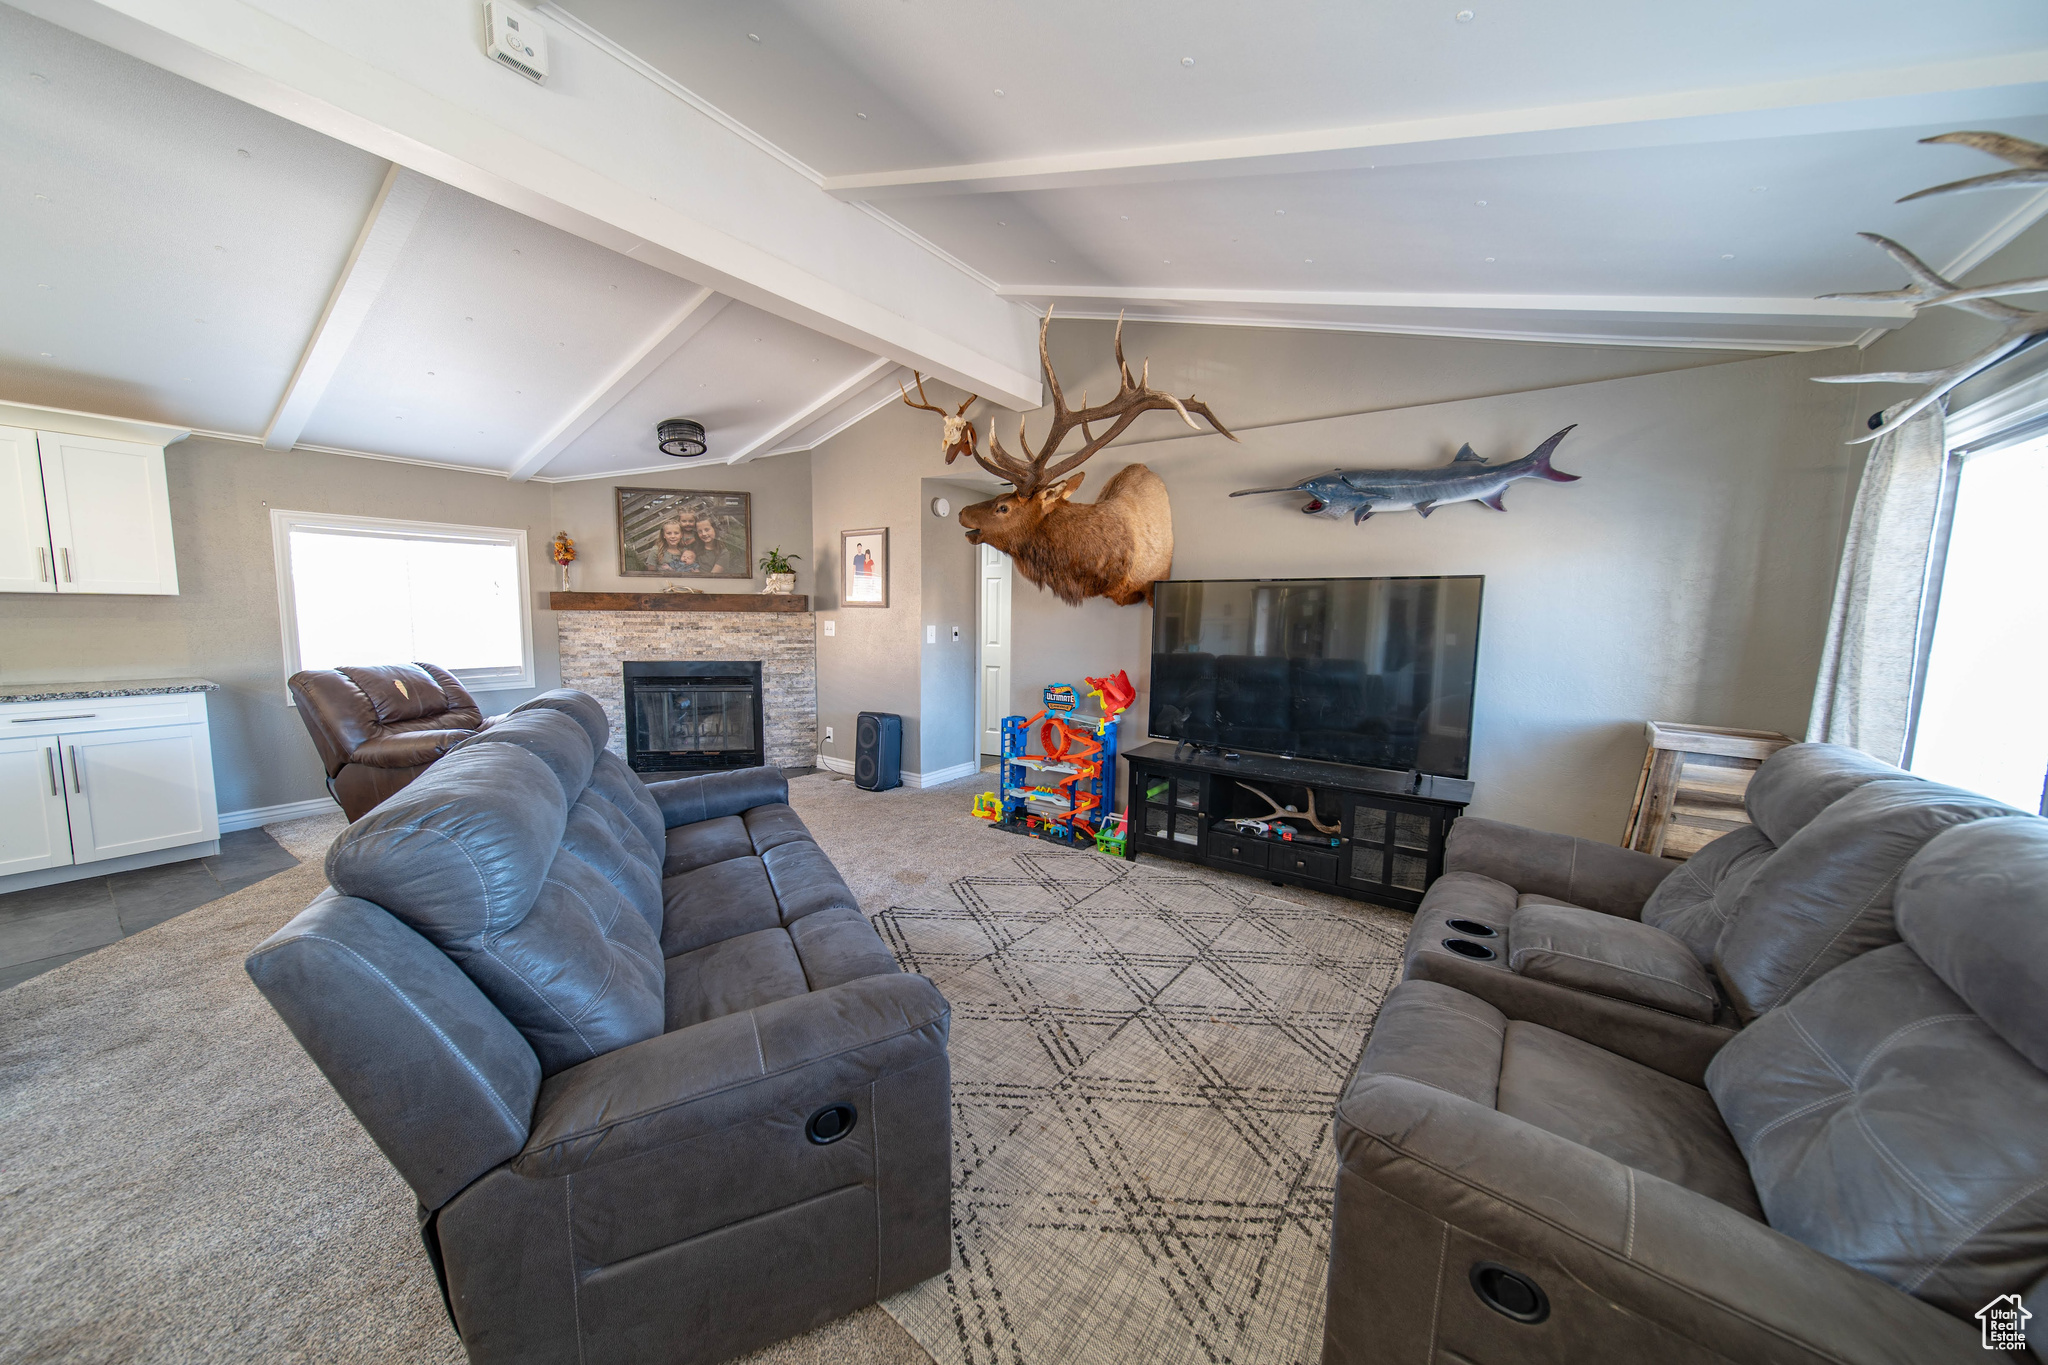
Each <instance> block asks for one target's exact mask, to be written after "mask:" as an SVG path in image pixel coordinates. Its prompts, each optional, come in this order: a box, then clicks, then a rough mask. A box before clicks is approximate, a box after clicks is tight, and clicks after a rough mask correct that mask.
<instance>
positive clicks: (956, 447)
mask: <svg viewBox="0 0 2048 1365" xmlns="http://www.w3.org/2000/svg"><path fill="white" fill-rule="evenodd" d="M911 374H912V375H914V376H916V379H917V399H918V401H917V402H915V403H911V402H910V390H908V389H906V388H904V387H903V382H902V381H901V380H898V381H897V383H896V387H897V389H898V390H899V391H901V393H902V394H903V401H904V402H906V403H910V406H911V407H913V408H922V409H924V411H926V412H936V413H937V414H938V415H939V416H940V417H941V418H943V419H944V420H945V423H946V430H945V433H944V436H945V442H946V463H947V464H951V463H953V460H954V458H955V457H956V456H958V455H960V454H961V453H962V452H963V451H964V452H965V453H967V454H969V455H973V456H974V458H975V459H977V460H979V459H981V456H979V455H976V454H975V450H974V423H972V422H970V421H968V420H967V409H969V408H971V407H973V406H974V400H975V399H977V398H979V397H981V395H980V394H978V393H970V394H968V395H967V401H966V402H964V403H962V404H961V405H960V406H959V407H958V408H956V409H954V410H953V411H952V412H947V411H946V410H945V409H944V408H942V407H940V406H939V405H938V404H937V403H934V402H932V401H931V399H929V398H927V397H925V393H924V375H923V374H921V373H919V372H918V371H916V370H912V371H911Z"/></svg>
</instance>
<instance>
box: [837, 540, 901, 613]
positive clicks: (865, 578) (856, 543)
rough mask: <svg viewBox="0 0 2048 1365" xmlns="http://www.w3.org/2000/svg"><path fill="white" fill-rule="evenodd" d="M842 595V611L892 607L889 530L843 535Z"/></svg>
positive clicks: (840, 562) (841, 554)
mask: <svg viewBox="0 0 2048 1365" xmlns="http://www.w3.org/2000/svg"><path fill="white" fill-rule="evenodd" d="M839 581H840V582H841V583H843V584H845V587H844V589H843V590H842V591H841V592H840V594H839V605H840V606H842V607H886V606H888V605H889V528H888V527H886V526H877V527H876V528H874V529H873V530H871V531H841V532H840V533H839Z"/></svg>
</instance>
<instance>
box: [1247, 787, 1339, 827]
mask: <svg viewBox="0 0 2048 1365" xmlns="http://www.w3.org/2000/svg"><path fill="white" fill-rule="evenodd" d="M1237 785H1238V786H1240V787H1243V788H1244V789H1245V790H1246V791H1248V792H1250V793H1251V794H1252V795H1253V796H1256V797H1258V798H1259V800H1261V801H1263V802H1265V803H1266V804H1267V805H1269V806H1271V807H1272V808H1273V814H1274V815H1276V816H1278V817H1279V818H1280V819H1282V820H1306V821H1308V822H1309V824H1310V825H1311V826H1313V827H1314V828H1315V831H1316V832H1317V833H1318V834H1339V833H1342V832H1343V829H1344V827H1343V826H1342V825H1326V824H1324V823H1323V822H1322V821H1321V820H1318V819H1316V792H1315V788H1313V787H1303V788H1302V790H1303V791H1304V792H1305V793H1306V794H1307V795H1308V809H1307V810H1306V811H1298V810H1296V809H1295V808H1294V807H1292V806H1283V805H1281V804H1280V803H1279V802H1278V801H1275V800H1274V799H1273V798H1272V797H1270V796H1268V795H1266V794H1265V793H1264V792H1262V791H1260V790H1259V789H1258V788H1257V787H1254V786H1253V785H1252V784H1251V783H1249V782H1239V783H1238V784H1237Z"/></svg>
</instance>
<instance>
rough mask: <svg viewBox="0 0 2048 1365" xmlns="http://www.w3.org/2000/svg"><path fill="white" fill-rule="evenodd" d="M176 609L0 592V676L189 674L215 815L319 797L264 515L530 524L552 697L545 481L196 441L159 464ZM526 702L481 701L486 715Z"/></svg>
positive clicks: (543, 681)
mask: <svg viewBox="0 0 2048 1365" xmlns="http://www.w3.org/2000/svg"><path fill="white" fill-rule="evenodd" d="M165 465H166V467H167V470H168V473H169V478H170V495H171V528H172V535H173V537H174V538H175V540H176V542H177V547H178V587H179V592H178V595H177V596H176V597H114V596H106V597H101V596H92V595H84V594H81V595H79V596H75V597H65V596H50V597H44V596H39V595H30V594H7V595H0V638H4V639H5V640H6V642H7V644H6V649H5V650H4V651H0V679H4V680H5V681H8V682H45V681H61V680H67V679H80V680H91V679H99V678H147V677H163V676H169V675H177V674H197V675H199V676H201V677H206V678H211V679H213V680H214V681H215V682H218V683H219V684H220V685H221V689H220V691H218V692H214V693H210V694H209V695H208V697H207V715H208V720H209V722H210V726H211V729H212V734H213V766H214V782H215V785H216V787H217V789H218V791H219V801H220V808H221V809H222V810H223V811H238V810H247V809H250V808H254V807H263V806H277V805H283V804H285V803H287V802H292V801H309V800H315V799H319V798H324V797H325V796H326V794H327V792H326V787H325V786H324V785H323V783H322V777H323V773H322V771H321V767H320V761H319V759H318V758H317V757H316V756H315V755H314V752H313V745H312V741H311V740H310V739H308V738H307V736H306V731H305V727H304V726H303V725H301V724H300V722H299V716H298V712H297V711H296V710H294V709H293V708H292V707H291V706H290V705H289V704H288V702H287V699H286V695H285V688H284V679H285V671H284V642H283V635H282V628H281V627H280V625H279V622H278V608H277V575H276V571H275V568H274V561H273V559H272V554H271V542H270V511H271V509H272V508H273V507H281V508H286V509H288V510H291V511H295V512H341V513H350V514H354V515H358V516H372V517H417V518H419V519H421V520H426V521H449V522H460V523H463V524H466V525H472V526H506V527H524V528H525V529H526V533H527V550H528V554H529V559H530V562H529V565H528V571H527V572H528V577H529V579H530V581H531V584H532V586H533V589H534V594H535V597H536V599H537V600H536V602H535V609H534V612H533V655H534V659H533V662H534V681H535V682H536V683H537V684H538V685H539V687H540V688H541V689H543V690H544V689H546V688H550V687H553V686H555V683H556V677H557V671H556V665H555V623H554V622H555V618H554V614H553V613H552V612H549V611H547V610H545V609H544V605H545V603H546V600H547V599H546V589H547V584H548V574H549V572H550V571H551V570H552V568H553V566H552V565H551V564H550V563H549V562H548V559H547V540H548V537H549V536H550V535H552V534H553V531H554V528H553V527H552V526H550V525H549V521H550V516H549V511H548V490H547V486H546V485H544V484H516V483H508V482H507V481H506V480H504V479H502V478H497V477H493V476H486V475H477V474H459V473H453V472H450V471H447V470H439V469H427V468H422V467H421V466H418V465H404V464H396V463H391V462H387V461H378V460H361V459H354V458H350V457H347V456H341V455H315V454H309V453H306V452H294V453H291V454H277V453H275V452H272V451H267V450H264V449H262V448H261V447H259V446H251V445H239V444H235V443H232V442H228V441H218V440H210V439H208V438H205V437H200V436H194V437H191V438H189V439H187V440H184V441H181V442H179V443H178V444H177V445H174V446H172V447H170V448H169V449H168V450H167V451H166V452H165ZM532 695H533V693H532V691H503V692H485V693H480V694H479V695H478V698H477V700H478V701H479V702H480V703H482V705H483V706H484V708H485V709H486V710H489V711H501V710H504V709H505V708H507V707H509V706H514V705H516V704H518V703H519V702H521V701H524V700H525V699H526V698H527V697H529V696H532Z"/></svg>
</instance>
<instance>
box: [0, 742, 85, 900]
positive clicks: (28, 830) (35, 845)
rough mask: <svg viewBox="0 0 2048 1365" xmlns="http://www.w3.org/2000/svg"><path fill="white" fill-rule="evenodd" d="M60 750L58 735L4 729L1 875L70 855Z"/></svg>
mask: <svg viewBox="0 0 2048 1365" xmlns="http://www.w3.org/2000/svg"><path fill="white" fill-rule="evenodd" d="M62 752H63V751H62V749H61V747H60V746H59V745H58V742H57V737H56V736H55V735H50V736H47V737H28V736H17V735H0V877H7V876H12V875H13V874H14V873H17V872H40V871H42V870H43V869H44V868H46V867H65V866H68V865H69V864H70V863H71V861H72V858H71V820H70V816H69V815H68V814H67V813H66V810H65V800H64V781H63V778H62V777H60V776H59V775H58V772H57V765H58V763H59V762H60V761H61V760H60V755H61V754H62Z"/></svg>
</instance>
